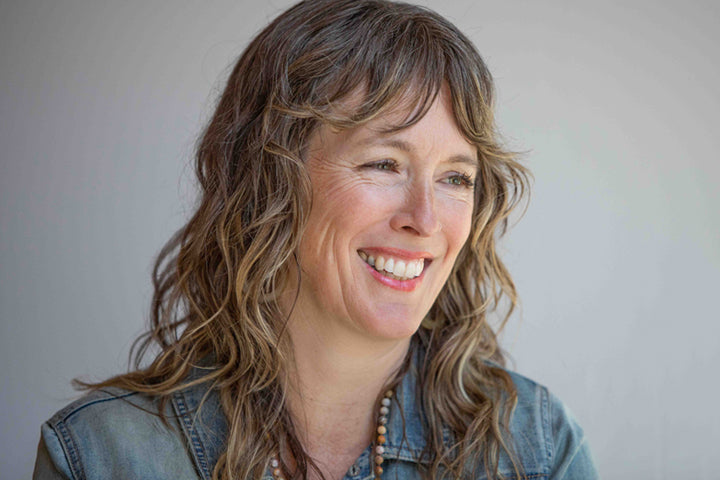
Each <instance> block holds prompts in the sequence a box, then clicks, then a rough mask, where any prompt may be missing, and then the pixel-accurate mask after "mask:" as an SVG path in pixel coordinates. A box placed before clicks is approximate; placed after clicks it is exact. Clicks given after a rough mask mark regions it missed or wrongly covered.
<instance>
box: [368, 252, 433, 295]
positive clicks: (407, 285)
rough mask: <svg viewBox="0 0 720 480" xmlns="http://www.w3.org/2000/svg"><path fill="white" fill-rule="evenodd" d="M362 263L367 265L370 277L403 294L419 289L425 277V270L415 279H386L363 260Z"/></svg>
mask: <svg viewBox="0 0 720 480" xmlns="http://www.w3.org/2000/svg"><path fill="white" fill-rule="evenodd" d="M360 261H361V262H363V265H365V268H367V269H368V271H369V272H370V275H372V276H373V277H375V279H376V280H377V281H378V282H380V283H382V284H383V285H386V286H388V287H390V288H394V289H395V290H400V291H402V292H412V291H413V290H415V288H417V286H418V285H419V284H420V281H421V280H422V279H423V277H424V276H425V270H424V269H423V271H422V273H421V274H420V275H419V276H417V277H415V278H411V279H409V280H396V279H394V278H390V277H386V276H385V275H383V274H382V273H380V272H378V271H377V270H375V269H374V268H373V267H371V266H370V265H368V264H367V263H366V262H365V261H363V260H362V259H360Z"/></svg>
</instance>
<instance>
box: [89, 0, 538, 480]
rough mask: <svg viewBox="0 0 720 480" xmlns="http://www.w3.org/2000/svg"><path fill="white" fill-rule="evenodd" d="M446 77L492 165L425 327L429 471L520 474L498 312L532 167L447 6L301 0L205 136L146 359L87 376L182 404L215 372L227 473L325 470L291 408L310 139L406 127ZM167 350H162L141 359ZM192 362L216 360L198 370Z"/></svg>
mask: <svg viewBox="0 0 720 480" xmlns="http://www.w3.org/2000/svg"><path fill="white" fill-rule="evenodd" d="M443 88H446V89H447V92H449V95H450V98H451V102H452V109H453V113H454V116H455V119H456V121H457V125H458V127H459V129H460V131H461V132H462V133H463V135H464V136H465V137H466V138H467V140H468V141H469V142H471V143H472V144H474V145H475V146H476V147H477V152H478V157H479V159H480V167H479V172H478V177H477V178H478V181H477V183H476V187H475V205H474V212H473V219H472V229H471V233H470V237H469V239H468V241H467V243H466V244H465V246H464V247H463V249H462V250H461V252H460V254H459V256H458V259H457V261H456V264H455V266H454V269H453V271H452V273H451V275H450V277H449V280H448V281H447V283H446V285H445V286H444V288H443V290H442V291H441V293H440V294H439V296H438V298H437V300H436V302H435V304H434V305H433V307H432V308H431V310H430V312H429V313H428V315H427V318H426V319H425V321H424V326H423V327H422V328H420V330H419V331H418V332H417V333H416V335H415V338H414V344H415V345H416V346H419V347H420V348H422V349H423V352H424V355H423V358H424V360H423V362H422V365H421V366H420V369H419V376H420V382H419V383H420V385H421V386H422V388H423V391H424V394H423V395H421V396H420V398H421V399H422V407H423V409H424V412H425V414H426V416H427V425H426V427H427V431H428V432H430V438H429V439H428V451H427V452H426V454H427V455H428V456H429V458H430V459H431V462H430V466H429V467H428V468H427V470H426V471H425V472H424V473H423V474H424V475H425V476H426V477H427V478H433V479H434V478H464V477H465V476H466V475H467V474H468V473H470V472H469V470H470V471H472V470H473V469H474V468H477V466H478V465H484V468H485V470H486V473H487V475H488V477H489V478H492V477H496V476H497V475H498V471H497V468H498V462H499V458H500V454H501V451H503V450H504V451H505V452H507V454H508V455H509V456H510V458H511V460H512V463H513V465H515V470H516V474H517V475H518V476H521V470H522V466H521V465H519V464H517V461H516V455H515V453H514V450H513V447H512V439H510V438H509V436H508V435H509V434H508V431H507V425H508V422H509V418H510V415H511V414H512V410H513V408H514V404H515V402H516V392H515V388H514V386H513V383H512V380H511V379H510V377H509V375H508V374H507V373H506V372H505V371H504V370H503V369H502V368H498V367H497V366H494V365H493V364H500V365H503V364H504V361H503V355H502V352H501V351H500V350H499V348H498V342H497V337H496V331H494V330H493V328H491V326H490V325H489V323H488V319H487V317H488V314H489V313H491V312H493V311H494V310H496V309H497V308H498V305H499V303H500V301H501V299H502V298H503V297H505V298H507V299H508V301H509V307H510V308H509V309H508V311H507V312H506V314H505V315H504V317H503V318H502V321H501V323H500V325H499V327H498V329H500V328H502V327H503V325H504V324H505V322H506V321H507V318H508V317H509V315H510V313H511V312H512V309H513V307H514V306H515V305H516V303H517V294H516V290H515V286H514V284H513V282H512V279H511V277H510V275H509V273H508V271H507V270H506V268H505V267H504V265H503V263H502V262H501V260H500V259H499V258H498V255H497V252H496V248H495V245H496V240H497V238H498V237H499V236H500V235H502V234H503V233H504V231H505V229H506V227H507V222H508V216H509V214H510V212H511V211H512V210H513V208H514V207H515V206H516V205H517V204H518V202H519V201H520V200H521V199H522V197H523V196H524V194H525V192H526V189H527V185H528V176H529V174H528V172H527V171H526V170H525V168H524V167H523V166H522V165H520V164H519V163H518V162H517V161H516V158H515V157H516V156H515V155H514V154H513V153H511V152H507V151H505V150H504V148H503V147H502V145H501V143H500V141H499V140H498V134H497V132H496V127H495V122H494V118H493V83H492V78H491V76H490V73H489V72H488V70H487V68H486V66H485V64H484V62H483V60H482V58H481V57H480V55H479V54H478V53H477V51H476V50H475V48H474V46H473V45H472V43H471V42H470V41H469V40H468V39H467V38H466V37H465V36H464V35H463V34H462V33H460V32H459V31H458V30H457V29H456V27H455V26H453V25H452V24H451V23H449V22H448V21H447V20H445V19H444V18H442V17H441V16H439V15H437V14H436V13H434V12H432V11H429V10H427V9H424V8H422V7H417V6H413V5H408V4H404V3H394V2H389V1H384V0H339V1H337V0H314V1H312V0H311V1H305V2H301V3H299V4H297V5H295V6H294V7H292V8H290V9H289V10H287V11H286V12H285V13H283V14H281V15H280V16H279V17H278V18H276V19H275V20H274V21H273V22H272V23H271V24H270V25H269V26H267V27H266V28H265V29H264V30H263V31H262V32H261V33H260V34H259V35H258V36H257V37H256V38H255V39H254V40H253V41H252V42H251V43H250V45H249V46H248V47H247V49H246V50H245V51H244V53H243V54H242V56H241V57H240V59H239V60H238V62H237V64H236V65H235V67H234V69H233V71H232V73H231V75H230V77H229V79H228V82H227V86H226V88H225V90H224V92H223V94H222V96H221V98H220V100H219V103H218V105H217V108H216V110H215V113H214V115H213V117H212V120H211V121H210V123H209V125H208V126H207V128H206V130H205V131H204V133H203V135H202V137H201V140H200V142H199V145H198V148H197V157H196V161H197V165H196V174H197V178H198V182H199V185H200V189H201V191H200V198H199V205H198V206H197V210H196V211H195V213H194V215H193V216H192V218H191V219H190V220H189V221H188V223H187V224H186V225H185V226H184V227H183V228H182V229H180V230H179V231H178V232H177V233H176V234H175V235H174V236H173V237H172V238H171V239H170V240H169V242H168V243H167V244H166V245H165V247H164V248H163V249H162V251H161V252H160V254H159V255H158V258H157V260H156V264H155V268H154V271H153V284H154V290H155V293H154V297H153V301H152V311H151V324H150V328H149V330H148V332H147V333H146V334H145V335H144V336H142V337H140V338H139V339H138V340H137V341H136V344H135V345H134V348H133V351H132V352H131V357H132V358H133V359H134V362H135V363H134V370H133V371H132V372H130V373H127V374H123V375H119V376H117V377H113V378H111V379H108V380H106V381H104V382H100V383H95V384H91V383H83V382H77V384H78V385H79V386H80V387H84V388H99V387H104V386H110V385H112V386H120V387H123V388H126V389H129V390H134V391H139V392H146V393H149V394H153V395H156V396H158V397H159V398H161V399H162V400H163V401H167V399H168V398H169V395H170V394H171V393H173V392H175V391H177V390H180V389H184V388H186V387H188V386H190V385H191V384H198V383H205V382H209V385H210V387H211V388H212V389H216V390H217V391H218V392H219V395H220V399H221V404H222V407H223V410H224V413H225V414H226V416H227V419H228V428H229V436H228V440H227V449H226V451H225V453H224V454H223V455H222V456H221V458H220V459H219V461H218V463H217V465H216V466H215V470H214V472H213V479H231V478H260V477H261V476H262V474H263V472H264V471H265V468H266V467H267V462H268V459H269V458H270V457H271V456H272V454H273V453H274V448H275V446H276V445H278V443H280V444H283V445H287V448H289V449H290V451H291V452H292V454H293V456H294V457H295V458H296V459H297V462H298V463H297V465H298V470H299V472H300V474H301V476H302V477H303V478H304V477H305V476H306V475H307V470H308V468H316V467H315V466H314V464H313V463H312V461H311V460H310V459H309V458H307V455H306V454H305V453H304V451H303V449H302V445H301V444H300V442H299V440H298V439H297V437H296V435H295V432H294V429H293V426H292V421H291V419H290V418H289V416H288V414H287V411H286V409H285V408H284V405H285V385H286V383H287V378H286V373H285V372H287V370H288V369H287V368H286V366H287V365H288V364H289V362H291V361H292V358H291V357H292V355H291V351H290V345H289V340H288V338H287V337H288V335H284V334H283V333H284V329H285V323H286V321H287V312H283V311H282V310H281V309H280V307H279V305H278V298H277V294H278V293H279V292H282V291H283V287H284V285H285V282H286V280H287V275H288V271H289V268H288V266H289V265H290V263H291V262H295V261H296V259H295V257H294V252H295V251H296V248H297V246H298V243H299V240H300V237H301V235H302V232H303V228H304V225H305V222H306V219H307V216H308V213H309V209H310V199H311V194H312V190H311V185H310V181H309V179H308V175H307V173H306V170H305V164H304V158H303V155H304V151H305V148H306V146H307V142H308V139H309V137H310V135H311V133H312V132H313V131H314V129H315V128H316V127H317V126H318V125H319V124H321V123H324V124H329V125H331V126H333V127H335V128H339V129H345V128H352V127H355V126H359V125H362V124H363V123H365V122H368V121H369V120H372V119H373V118H376V117H378V116H380V115H383V114H385V113H387V112H389V111H391V110H392V109H397V108H400V107H402V108H407V111H408V112H410V113H409V114H408V116H407V118H406V121H405V122H404V123H402V124H400V125H397V126H396V128H397V129H402V128H405V127H407V126H410V125H412V124H414V123H415V122H417V121H418V120H419V119H421V118H422V116H423V115H424V114H425V112H426V111H427V110H428V108H429V107H430V105H431V104H432V102H433V101H434V99H435V98H436V97H437V95H438V94H439V92H440V91H441V89H443ZM356 92H362V97H363V98H362V100H361V102H360V104H359V105H358V106H357V107H356V108H353V111H352V112H347V111H346V110H347V109H346V108H345V109H344V108H342V105H343V103H342V101H343V100H344V99H347V98H348V97H349V96H350V95H352V94H353V93H356ZM153 349H158V350H159V353H157V354H156V355H155V356H154V358H153V359H152V361H151V363H150V364H149V365H148V366H143V360H144V359H145V357H147V356H148V355H149V352H150V351H152V350H153ZM208 359H210V360H208ZM192 368H202V369H205V370H204V372H206V373H205V375H203V376H201V377H200V378H197V379H195V380H193V381H192V382H190V383H188V380H187V378H188V374H189V372H190V370H191V369H192ZM444 426H448V427H450V429H451V430H452V432H453V434H454V438H455V443H453V444H452V445H447V444H446V443H445V442H444V440H443V428H444ZM268 438H270V439H272V441H270V442H269V441H267V439H268Z"/></svg>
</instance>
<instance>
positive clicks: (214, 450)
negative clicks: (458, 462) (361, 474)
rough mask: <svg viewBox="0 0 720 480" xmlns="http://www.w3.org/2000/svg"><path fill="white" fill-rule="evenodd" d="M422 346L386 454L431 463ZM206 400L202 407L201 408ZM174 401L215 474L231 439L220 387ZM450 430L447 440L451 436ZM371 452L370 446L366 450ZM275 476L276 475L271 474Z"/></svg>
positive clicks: (403, 385)
mask: <svg viewBox="0 0 720 480" xmlns="http://www.w3.org/2000/svg"><path fill="white" fill-rule="evenodd" d="M418 350H419V349H417V348H415V349H414V351H413V352H412V358H411V363H410V366H409V368H408V371H407V372H406V373H405V375H404V377H403V379H402V380H401V382H400V385H399V386H398V388H397V391H396V392H395V399H396V401H393V402H392V403H391V406H390V418H389V420H388V434H387V443H386V444H385V457H386V458H392V459H397V460H402V461H407V462H415V463H427V461H428V459H427V458H423V450H424V449H425V446H426V437H427V436H426V434H425V433H426V430H425V427H424V425H425V421H424V420H425V419H424V416H423V414H422V411H421V408H420V406H419V405H418V403H417V400H416V399H417V398H418V395H417V392H418V385H417V381H418V365H419V362H420V361H421V359H420V353H419V352H418ZM205 373H206V370H204V369H202V368H195V369H193V371H192V372H191V374H190V376H189V378H188V380H189V381H192V380H195V379H198V378H200V377H201V376H202V375H204V374H205ZM201 404H202V408H199V407H200V405H201ZM172 405H173V409H174V412H175V415H177V417H178V422H179V423H180V426H181V429H182V433H183V435H184V436H185V438H186V440H187V444H188V445H189V446H190V451H191V454H192V456H193V461H194V463H195V466H196V468H197V470H198V472H199V473H200V476H201V478H203V480H210V479H211V478H212V471H213V468H214V467H215V464H216V463H217V461H218V459H219V458H220V455H222V453H223V452H224V450H225V445H226V443H227V434H228V424H227V419H226V418H225V415H224V413H223V411H222V407H221V405H220V398H219V395H218V393H217V391H216V390H208V385H207V384H199V385H194V386H192V387H188V388H186V389H184V390H181V391H178V392H175V393H174V394H173V396H172ZM449 435H450V434H449V431H448V430H447V429H446V431H445V432H444V440H445V441H446V442H447V441H448V440H449ZM366 455H367V456H369V455H370V448H369V447H368V449H367V450H366V451H365V452H364V453H363V455H362V456H363V457H364V456H366ZM269 478H272V477H269Z"/></svg>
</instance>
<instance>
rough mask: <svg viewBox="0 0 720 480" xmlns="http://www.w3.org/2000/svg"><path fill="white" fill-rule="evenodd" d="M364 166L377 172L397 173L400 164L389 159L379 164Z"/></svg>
mask: <svg viewBox="0 0 720 480" xmlns="http://www.w3.org/2000/svg"><path fill="white" fill-rule="evenodd" d="M363 166H364V167H367V168H372V169H375V170H387V171H389V172H395V171H397V169H398V163H397V162H396V161H395V160H392V159H389V158H385V159H383V160H380V161H378V162H372V163H368V164H365V165H363Z"/></svg>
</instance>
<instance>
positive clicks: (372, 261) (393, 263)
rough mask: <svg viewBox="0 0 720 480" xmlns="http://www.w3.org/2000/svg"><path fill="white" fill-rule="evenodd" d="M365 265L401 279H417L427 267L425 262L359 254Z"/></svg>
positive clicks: (422, 260) (420, 259)
mask: <svg viewBox="0 0 720 480" xmlns="http://www.w3.org/2000/svg"><path fill="white" fill-rule="evenodd" d="M358 253H359V254H360V258H362V259H363V260H365V263H367V264H368V265H370V266H372V267H374V268H375V270H377V271H378V272H382V273H390V274H393V275H395V276H396V277H399V278H401V279H409V278H415V277H417V276H419V275H420V274H421V273H422V271H423V268H424V267H425V260H424V259H422V258H419V259H417V260H400V259H397V258H392V257H384V256H382V255H378V256H374V255H369V254H367V253H365V252H363V251H359V252H358Z"/></svg>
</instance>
